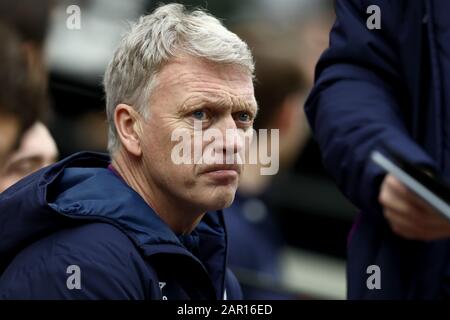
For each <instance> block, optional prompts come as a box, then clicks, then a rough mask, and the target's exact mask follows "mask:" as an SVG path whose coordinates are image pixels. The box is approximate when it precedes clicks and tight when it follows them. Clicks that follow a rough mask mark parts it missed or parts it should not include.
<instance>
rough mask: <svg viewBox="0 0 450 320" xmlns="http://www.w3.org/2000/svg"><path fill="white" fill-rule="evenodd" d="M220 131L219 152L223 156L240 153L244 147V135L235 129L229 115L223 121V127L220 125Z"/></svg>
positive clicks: (234, 124) (234, 123)
mask: <svg viewBox="0 0 450 320" xmlns="http://www.w3.org/2000/svg"><path fill="white" fill-rule="evenodd" d="M220 130H221V132H222V137H223V141H222V150H221V151H222V152H223V153H224V154H227V153H228V154H237V153H240V152H241V151H242V148H243V145H244V137H243V135H244V134H243V132H242V130H240V129H238V128H237V126H236V122H235V120H234V118H233V117H232V116H231V115H229V116H227V117H226V118H225V119H224V120H223V125H221V128H220ZM218 151H219V150H218Z"/></svg>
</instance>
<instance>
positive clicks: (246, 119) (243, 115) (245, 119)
mask: <svg viewBox="0 0 450 320" xmlns="http://www.w3.org/2000/svg"><path fill="white" fill-rule="evenodd" d="M237 119H238V120H239V121H242V122H250V121H251V120H252V117H251V116H250V114H249V113H248V112H239V113H238V114H237Z"/></svg>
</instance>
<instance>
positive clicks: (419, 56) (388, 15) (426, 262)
mask: <svg viewBox="0 0 450 320" xmlns="http://www.w3.org/2000/svg"><path fill="white" fill-rule="evenodd" d="M371 5H376V6H377V7H373V6H372V7H371V8H369V6H371ZM449 9H450V6H449V3H448V1H395V2H392V1H337V3H336V14H337V21H336V24H335V25H334V28H333V30H332V31H331V36H330V37H331V38H330V47H329V49H328V50H327V51H326V52H325V53H324V54H323V56H322V58H321V60H320V62H319V64H318V66H317V69H316V84H315V88H314V90H313V91H312V93H311V95H310V97H309V99H308V101H307V103H306V111H307V115H308V118H309V121H310V124H311V126H312V128H313V131H314V133H315V137H316V139H317V141H318V143H319V144H320V147H321V149H322V153H323V159H324V163H325V166H326V167H327V168H328V170H329V171H330V172H331V173H332V174H333V176H334V177H335V179H336V180H337V182H338V184H339V185H340V187H341V188H342V190H343V192H344V193H345V194H346V195H347V196H348V197H349V198H350V199H351V200H352V201H353V203H354V204H355V205H357V206H358V207H359V208H360V209H361V210H362V212H363V213H361V214H360V216H359V217H358V218H357V220H356V222H355V226H354V229H353V231H352V233H351V235H350V237H349V244H348V268H347V272H348V273H347V276H348V297H349V298H351V299H362V298H364V299H379V298H381V299H391V298H394V299H406V298H414V299H436V298H449V297H450V290H449V288H450V287H449V282H448V281H449V279H450V260H449V258H450V256H449V249H450V245H449V244H450V243H449V238H450V223H449V222H448V221H446V220H445V219H444V218H442V217H440V216H439V214H438V213H437V212H435V211H434V210H433V209H432V208H431V207H430V206H428V205H427V204H425V203H424V202H423V201H422V200H420V199H419V198H418V197H417V196H416V195H415V194H414V193H412V192H411V191H410V190H408V189H407V188H406V187H405V186H403V185H402V184H401V183H400V182H399V181H398V180H397V179H395V178H394V177H393V176H391V175H387V176H386V175H385V174H384V173H383V171H382V169H380V168H379V167H377V166H376V165H375V164H374V163H372V162H371V161H370V153H371V151H373V150H375V149H377V148H381V146H382V145H386V146H388V147H389V148H390V149H394V150H395V151H396V152H398V153H399V154H401V155H403V156H404V157H405V158H407V159H409V161H411V162H413V163H415V164H417V165H418V166H422V167H423V168H424V170H425V171H427V172H429V173H431V174H432V173H433V172H435V173H438V174H440V175H443V176H444V177H447V178H448V177H450V147H449V146H450V131H449V130H448V129H447V128H448V125H449V123H450V112H449V110H450V109H449V105H450V78H449V74H450V73H449V70H450V65H449V61H450V60H449V55H450V45H449V44H450V41H449V40H450V38H449V33H448V32H446V31H447V30H448V29H449V27H450V25H449V20H448V17H447V13H448V12H449ZM366 12H371V13H372V14H367V13H366ZM374 19H375V20H374ZM377 19H381V20H377ZM374 21H375V22H374ZM377 21H378V22H380V23H379V25H378V26H377V24H378V23H376V22H377ZM373 266H375V268H373ZM369 267H371V268H369ZM378 268H379V269H378ZM370 270H378V271H379V274H377V275H375V276H376V277H378V279H379V285H377V286H376V287H375V288H373V287H372V286H370V285H368V284H367V283H368V282H367V280H368V277H369V276H371V275H372V273H373V271H370ZM369 280H370V279H369ZM369 282H370V281H369Z"/></svg>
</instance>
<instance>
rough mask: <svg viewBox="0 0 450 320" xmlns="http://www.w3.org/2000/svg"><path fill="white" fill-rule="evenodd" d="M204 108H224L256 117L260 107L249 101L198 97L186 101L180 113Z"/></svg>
mask: <svg viewBox="0 0 450 320" xmlns="http://www.w3.org/2000/svg"><path fill="white" fill-rule="evenodd" d="M202 108H210V109H218V108H224V109H230V110H232V111H235V112H236V111H248V112H250V113H251V114H252V116H253V117H256V114H257V112H258V105H257V103H256V102H255V103H253V102H248V101H247V100H244V99H240V98H233V99H223V98H216V97H214V98H212V97H208V96H205V95H196V96H193V97H190V98H188V99H186V100H185V102H184V103H183V105H182V106H181V108H180V110H179V113H180V114H186V113H190V112H193V111H195V110H198V109H202Z"/></svg>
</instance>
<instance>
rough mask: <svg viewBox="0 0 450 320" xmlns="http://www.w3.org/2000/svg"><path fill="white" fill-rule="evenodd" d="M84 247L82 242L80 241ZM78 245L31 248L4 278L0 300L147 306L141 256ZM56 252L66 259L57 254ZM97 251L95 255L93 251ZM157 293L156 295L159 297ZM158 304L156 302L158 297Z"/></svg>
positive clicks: (147, 281)
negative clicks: (105, 301) (139, 303)
mask: <svg viewBox="0 0 450 320" xmlns="http://www.w3.org/2000/svg"><path fill="white" fill-rule="evenodd" d="M79 242H83V240H82V239H80V241H79ZM96 245H97V244H92V245H91V246H90V247H87V246H84V247H82V246H79V244H77V243H74V242H62V243H61V242H60V243H58V244H57V245H55V246H50V245H48V242H45V246H44V245H42V246H41V245H40V243H37V245H34V246H33V245H32V246H30V247H28V248H27V249H25V250H24V251H23V252H21V253H20V254H19V255H18V256H17V257H16V258H15V259H14V260H13V261H12V263H11V264H10V265H9V266H8V268H7V269H6V270H5V272H4V273H3V274H2V275H1V277H0V299H27V300H28V299H31V300H33V299H39V300H40V299H46V300H47V299H50V300H60V299H70V300H72V299H75V300H77V299H80V300H97V299H108V300H116V299H120V300H128V299H133V300H142V299H146V298H149V297H148V294H149V292H150V291H151V290H150V289H151V288H150V287H157V286H155V285H154V284H153V285H152V283H150V282H152V281H151V280H152V279H151V278H150V277H149V276H148V275H147V273H148V272H147V271H146V270H147V269H146V268H145V266H143V265H142V264H143V262H141V261H140V260H142V259H140V260H139V257H137V256H136V255H137V253H135V252H132V251H130V250H126V248H122V247H118V246H114V247H112V246H110V247H105V246H106V245H108V243H106V244H105V243H98V245H99V246H104V247H105V248H104V249H103V250H101V251H99V250H95V246H96ZM55 247H58V248H61V250H60V251H63V252H64V253H55V250H57V249H55ZM93 248H94V250H93ZM156 293H157V292H156ZM153 298H156V297H153Z"/></svg>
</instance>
